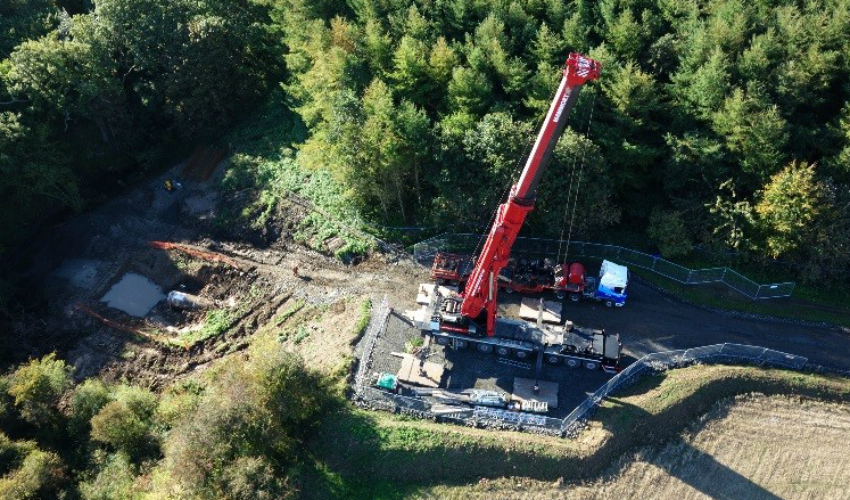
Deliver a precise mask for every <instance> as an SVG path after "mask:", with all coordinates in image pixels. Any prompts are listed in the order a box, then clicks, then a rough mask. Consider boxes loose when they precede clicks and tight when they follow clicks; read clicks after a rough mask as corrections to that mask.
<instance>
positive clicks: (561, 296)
mask: <svg viewBox="0 0 850 500" xmlns="http://www.w3.org/2000/svg"><path fill="white" fill-rule="evenodd" d="M564 297H566V294H565V293H564V291H563V290H558V291H557V292H555V298H557V299H558V300H564Z"/></svg>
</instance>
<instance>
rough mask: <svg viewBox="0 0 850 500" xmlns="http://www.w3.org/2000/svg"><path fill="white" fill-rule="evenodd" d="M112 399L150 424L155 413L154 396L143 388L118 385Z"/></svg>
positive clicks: (155, 400) (155, 399) (155, 402)
mask: <svg viewBox="0 0 850 500" xmlns="http://www.w3.org/2000/svg"><path fill="white" fill-rule="evenodd" d="M113 397H114V399H115V401H118V402H119V403H123V404H124V405H126V406H127V408H129V409H130V410H132V412H133V413H135V414H136V415H138V416H139V418H140V419H142V420H144V421H147V422H150V421H151V420H152V419H153V416H154V413H156V407H157V398H156V394H154V393H153V392H151V391H150V390H148V389H145V388H143V387H137V386H132V385H119V386H118V387H116V388H115V391H114V394H113Z"/></svg>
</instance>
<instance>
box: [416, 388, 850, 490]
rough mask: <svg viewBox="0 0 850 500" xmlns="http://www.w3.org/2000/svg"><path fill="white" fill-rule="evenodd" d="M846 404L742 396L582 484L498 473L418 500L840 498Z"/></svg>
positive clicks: (848, 463)
mask: <svg viewBox="0 0 850 500" xmlns="http://www.w3.org/2000/svg"><path fill="white" fill-rule="evenodd" d="M848 432H850V406H848V405H846V404H843V405H842V404H834V403H822V402H815V401H809V400H801V399H799V398H793V397H782V396H772V397H768V396H763V395H751V396H743V397H739V398H736V399H729V400H726V401H722V402H720V403H718V404H717V406H716V407H715V408H714V409H713V410H712V411H711V412H710V413H708V414H707V415H705V416H704V417H703V418H701V419H699V421H698V422H697V423H695V425H693V426H692V427H691V428H690V429H689V430H688V431H686V432H685V433H683V435H682V436H681V437H678V438H675V439H673V440H672V441H670V442H669V443H667V444H666V445H662V446H658V447H647V448H644V449H641V450H640V451H638V452H637V453H636V454H635V455H633V456H631V457H628V458H626V459H624V460H622V461H620V463H618V464H616V465H615V466H614V467H612V468H611V469H610V470H609V471H608V472H607V473H606V474H605V476H604V478H602V479H599V480H596V481H593V482H589V483H585V484H581V485H566V484H564V483H563V482H562V481H556V482H555V483H553V482H551V481H548V482H544V481H531V480H527V479H517V478H507V479H501V480H496V481H483V482H480V483H477V484H475V485H473V486H461V487H435V488H430V489H426V490H424V491H421V492H418V493H416V494H414V495H413V496H412V497H411V498H415V499H420V500H425V499H437V498H440V499H446V500H452V499H458V500H460V499H463V500H477V499H482V500H483V499H488V500H494V499H501V498H504V499H515V500H537V499H563V500H590V499H599V500H603V499H621V498H656V499H659V500H667V499H669V500H673V499H675V500H685V499H707V498H730V499H731V498H735V499H740V500H747V499H780V498H782V499H786V500H790V499H809V498H811V499H824V500H826V499H843V498H848V495H850V492H848V490H847V472H848V471H850V454H849V453H848V452H850V444H848V442H847V440H846V436H847V433H848Z"/></svg>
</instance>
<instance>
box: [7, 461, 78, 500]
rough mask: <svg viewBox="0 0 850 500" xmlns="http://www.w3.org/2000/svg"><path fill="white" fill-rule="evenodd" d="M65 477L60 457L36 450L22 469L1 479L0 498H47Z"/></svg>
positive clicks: (26, 499)
mask: <svg viewBox="0 0 850 500" xmlns="http://www.w3.org/2000/svg"><path fill="white" fill-rule="evenodd" d="M64 477H65V468H64V466H63V465H62V460H60V458H59V456H58V455H56V454H55V453H49V452H45V451H41V450H34V451H32V452H31V453H29V454H28V455H27V456H26V458H24V460H23V462H22V463H21V466H20V467H18V468H17V469H15V470H14V471H12V473H11V474H9V475H7V476H5V477H3V478H0V498H3V499H6V498H8V499H15V500H28V499H31V498H45V497H47V496H48V495H47V493H49V492H52V491H54V490H55V489H56V488H57V487H58V486H59V485H60V484H61V483H62V480H63V479H64Z"/></svg>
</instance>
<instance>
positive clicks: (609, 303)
mask: <svg viewBox="0 0 850 500" xmlns="http://www.w3.org/2000/svg"><path fill="white" fill-rule="evenodd" d="M605 307H614V303H613V302H611V301H610V300H606V301H605Z"/></svg>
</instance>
